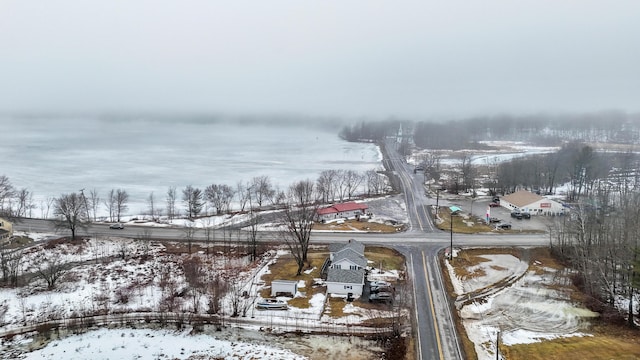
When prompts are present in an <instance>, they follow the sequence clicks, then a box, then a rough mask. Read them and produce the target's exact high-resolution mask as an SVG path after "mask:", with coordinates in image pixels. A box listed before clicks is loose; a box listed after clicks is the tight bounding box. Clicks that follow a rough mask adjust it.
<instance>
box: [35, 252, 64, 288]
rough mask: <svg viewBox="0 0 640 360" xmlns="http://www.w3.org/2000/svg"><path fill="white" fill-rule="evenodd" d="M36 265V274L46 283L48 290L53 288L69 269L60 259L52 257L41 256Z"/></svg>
mask: <svg viewBox="0 0 640 360" xmlns="http://www.w3.org/2000/svg"><path fill="white" fill-rule="evenodd" d="M37 264H38V265H37V267H36V273H37V274H38V276H39V277H41V278H42V279H43V280H44V281H45V282H46V283H47V288H48V289H49V290H51V289H53V288H55V286H56V283H57V281H58V280H59V279H60V278H61V277H62V276H63V275H64V274H65V273H66V272H67V270H68V269H69V266H68V264H66V263H64V262H63V261H62V259H61V257H59V256H54V255H42V257H41V258H40V259H39V261H38V262H37Z"/></svg>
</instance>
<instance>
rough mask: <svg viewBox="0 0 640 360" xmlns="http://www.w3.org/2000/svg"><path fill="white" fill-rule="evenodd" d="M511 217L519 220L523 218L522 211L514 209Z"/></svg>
mask: <svg viewBox="0 0 640 360" xmlns="http://www.w3.org/2000/svg"><path fill="white" fill-rule="evenodd" d="M511 217H512V218H516V219H518V220H521V219H522V213H521V212H520V211H512V212H511Z"/></svg>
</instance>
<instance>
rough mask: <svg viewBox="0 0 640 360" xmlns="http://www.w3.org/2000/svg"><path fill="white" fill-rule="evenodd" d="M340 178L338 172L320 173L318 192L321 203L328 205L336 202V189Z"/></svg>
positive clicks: (325, 171) (327, 171) (324, 171)
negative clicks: (330, 202)
mask: <svg viewBox="0 0 640 360" xmlns="http://www.w3.org/2000/svg"><path fill="white" fill-rule="evenodd" d="M337 178H338V171H337V170H323V171H322V172H320V176H319V177H318V180H317V181H316V183H317V191H318V193H319V196H320V201H322V202H323V203H328V202H329V201H334V200H335V187H336V180H337Z"/></svg>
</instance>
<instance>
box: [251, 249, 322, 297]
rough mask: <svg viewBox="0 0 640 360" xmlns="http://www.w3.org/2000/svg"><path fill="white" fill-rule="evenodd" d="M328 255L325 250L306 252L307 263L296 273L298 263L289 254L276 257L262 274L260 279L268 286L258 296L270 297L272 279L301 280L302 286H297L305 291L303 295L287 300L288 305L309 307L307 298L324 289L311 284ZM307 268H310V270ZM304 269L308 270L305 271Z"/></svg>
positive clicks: (301, 290) (318, 275)
mask: <svg viewBox="0 0 640 360" xmlns="http://www.w3.org/2000/svg"><path fill="white" fill-rule="evenodd" d="M328 256H329V253H328V252H327V251H309V253H308V254H307V260H308V263H307V264H306V265H305V267H304V268H303V269H302V271H303V272H302V274H300V275H296V272H297V271H298V265H297V264H296V261H295V259H294V258H293V256H291V255H282V256H280V257H279V258H278V260H277V261H276V263H275V264H271V265H269V274H264V275H262V278H261V280H262V281H264V283H265V284H266V285H267V286H268V288H265V289H262V290H261V291H260V296H262V297H263V298H270V297H271V282H272V281H273V280H297V281H299V280H303V281H304V283H305V287H304V288H299V291H300V292H303V293H305V297H299V298H294V299H291V300H289V301H288V303H289V305H290V306H294V307H298V308H309V306H310V304H309V299H310V298H311V297H312V296H313V295H314V294H318V293H322V292H324V291H325V289H326V288H325V287H324V286H315V287H314V286H313V283H314V280H313V279H315V278H319V277H320V270H321V268H322V264H324V261H325V259H326V258H327V257H328ZM311 269H313V270H311ZM307 270H311V271H310V272H309V271H307ZM305 271H307V272H308V274H307V273H305Z"/></svg>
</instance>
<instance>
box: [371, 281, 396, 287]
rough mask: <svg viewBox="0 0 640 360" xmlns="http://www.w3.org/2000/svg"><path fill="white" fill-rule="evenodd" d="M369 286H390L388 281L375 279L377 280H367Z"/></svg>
mask: <svg viewBox="0 0 640 360" xmlns="http://www.w3.org/2000/svg"><path fill="white" fill-rule="evenodd" d="M369 286H371V287H376V286H391V283H389V282H388V281H383V280H377V281H370V282H369Z"/></svg>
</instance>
